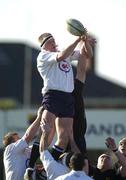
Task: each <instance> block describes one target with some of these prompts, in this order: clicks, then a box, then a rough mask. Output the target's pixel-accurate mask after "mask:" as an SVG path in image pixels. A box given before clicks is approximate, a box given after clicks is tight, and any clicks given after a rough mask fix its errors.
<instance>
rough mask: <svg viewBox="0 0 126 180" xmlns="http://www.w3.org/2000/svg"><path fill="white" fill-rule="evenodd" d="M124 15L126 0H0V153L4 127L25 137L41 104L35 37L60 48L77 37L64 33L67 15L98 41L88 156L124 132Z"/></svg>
mask: <svg viewBox="0 0 126 180" xmlns="http://www.w3.org/2000/svg"><path fill="white" fill-rule="evenodd" d="M125 17H126V1H125V0H95V1H93V0H78V1H72V0H69V1H66V0H60V1H58V0H46V1H45V0H36V1H34V0H4V1H3V0H0V147H1V151H0V156H1V157H2V155H3V145H2V139H3V136H4V135H5V134H6V133H7V132H8V131H17V132H18V133H19V134H20V135H23V133H24V132H25V130H26V128H27V127H28V123H29V121H30V119H32V116H34V115H36V111H37V109H38V107H39V106H40V104H41V100H42V97H41V88H42V86H43V82H42V80H41V78H40V76H39V74H38V72H37V68H36V57H37V55H38V53H39V51H40V47H39V44H38V42H37V39H38V36H39V35H40V34H41V33H43V32H50V33H52V34H53V35H54V36H55V38H56V41H57V43H58V45H59V48H63V47H65V46H66V45H67V44H69V43H70V42H71V40H73V39H74V38H75V37H73V36H72V35H70V34H69V33H68V32H67V31H66V27H65V22H66V19H68V18H75V19H78V20H80V21H81V22H82V23H83V24H84V26H85V27H86V28H87V30H88V31H89V33H91V34H92V35H93V36H94V37H95V38H96V39H97V44H96V45H95V47H94V49H93V50H94V57H93V58H92V61H91V62H90V68H89V70H88V72H87V79H86V86H85V90H84V98H85V106H86V115H87V123H88V128H87V134H86V137H87V147H88V151H89V154H90V157H91V159H92V160H93V161H95V160H96V159H97V156H98V155H99V153H100V152H101V151H105V150H106V147H105V144H104V141H105V138H106V137H108V136H112V137H114V138H115V139H116V141H117V143H118V141H119V139H120V138H121V137H124V136H125V135H126V72H125V67H126V53H125V48H126V47H125V42H126V34H125V32H126V21H125ZM73 69H74V72H76V65H75V64H73ZM0 159H1V162H0V166H1V168H0V170H1V171H2V173H0V174H1V177H0V179H2V178H3V162H2V158H0Z"/></svg>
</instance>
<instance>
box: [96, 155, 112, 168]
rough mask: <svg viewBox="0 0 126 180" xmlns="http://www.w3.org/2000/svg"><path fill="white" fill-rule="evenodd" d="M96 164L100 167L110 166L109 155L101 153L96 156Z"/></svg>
mask: <svg viewBox="0 0 126 180" xmlns="http://www.w3.org/2000/svg"><path fill="white" fill-rule="evenodd" d="M98 164H99V166H101V167H107V168H111V166H112V162H111V157H110V156H109V155H107V154H102V155H101V156H99V158H98Z"/></svg>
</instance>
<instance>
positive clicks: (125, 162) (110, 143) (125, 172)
mask: <svg viewBox="0 0 126 180" xmlns="http://www.w3.org/2000/svg"><path fill="white" fill-rule="evenodd" d="M105 143H106V145H107V147H108V148H109V149H110V150H111V151H112V152H113V153H114V154H115V155H116V157H117V159H118V161H119V163H120V165H121V167H120V174H121V175H122V176H123V177H124V176H125V177H126V157H125V156H124V154H122V153H121V152H120V151H119V149H118V148H117V146H116V143H115V140H114V139H113V138H111V137H108V138H107V139H106V142H105Z"/></svg>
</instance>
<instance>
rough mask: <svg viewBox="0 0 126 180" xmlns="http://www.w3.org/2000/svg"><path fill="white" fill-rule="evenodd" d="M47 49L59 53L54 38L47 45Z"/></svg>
mask: <svg viewBox="0 0 126 180" xmlns="http://www.w3.org/2000/svg"><path fill="white" fill-rule="evenodd" d="M45 49H46V50H47V51H50V52H56V51H57V45H56V42H55V39H54V38H51V39H49V40H48V41H47V43H46V44H45Z"/></svg>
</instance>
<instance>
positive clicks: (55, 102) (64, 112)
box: [42, 90, 74, 118]
mask: <svg viewBox="0 0 126 180" xmlns="http://www.w3.org/2000/svg"><path fill="white" fill-rule="evenodd" d="M42 106H43V108H44V109H46V110H48V111H49V112H51V113H53V114H55V116H56V117H60V118H61V117H62V118H65V117H68V118H72V117H73V116H74V97H73V95H72V93H67V92H63V91H58V90H48V92H47V93H46V94H45V95H44V96H43V100H42Z"/></svg>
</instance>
